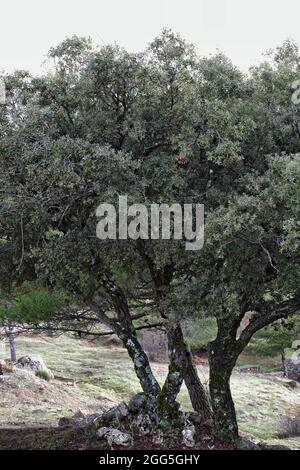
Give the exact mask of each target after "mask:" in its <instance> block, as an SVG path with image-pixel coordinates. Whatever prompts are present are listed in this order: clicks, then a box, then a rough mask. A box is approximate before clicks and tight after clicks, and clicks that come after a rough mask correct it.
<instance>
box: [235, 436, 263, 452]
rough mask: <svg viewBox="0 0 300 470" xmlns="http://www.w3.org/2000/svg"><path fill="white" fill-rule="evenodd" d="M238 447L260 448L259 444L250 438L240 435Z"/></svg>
mask: <svg viewBox="0 0 300 470" xmlns="http://www.w3.org/2000/svg"><path fill="white" fill-rule="evenodd" d="M237 448H238V449H240V450H260V447H259V445H258V444H256V443H255V442H253V441H250V439H247V438H246V437H240V439H239V441H238V444H237Z"/></svg>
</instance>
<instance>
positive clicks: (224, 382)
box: [208, 336, 238, 441]
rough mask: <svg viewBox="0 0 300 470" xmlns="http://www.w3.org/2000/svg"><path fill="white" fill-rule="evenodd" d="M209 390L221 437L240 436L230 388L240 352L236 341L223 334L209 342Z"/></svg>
mask: <svg viewBox="0 0 300 470" xmlns="http://www.w3.org/2000/svg"><path fill="white" fill-rule="evenodd" d="M208 357H209V369H210V378H209V390H210V398H211V403H212V409H213V417H214V423H215V427H216V429H217V433H218V435H219V437H221V438H222V439H224V440H227V441H234V440H236V439H237V438H238V425H237V419H236V411H235V406H234V402H233V399H232V395H231V389H230V377H231V373H232V370H233V368H234V365H235V363H236V360H237V357H238V354H237V352H236V350H235V343H234V342H233V343H232V342H231V341H230V339H228V340H225V338H223V337H222V336H218V337H217V339H216V340H215V341H213V342H211V343H209V347H208Z"/></svg>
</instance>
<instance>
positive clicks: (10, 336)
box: [6, 320, 17, 363]
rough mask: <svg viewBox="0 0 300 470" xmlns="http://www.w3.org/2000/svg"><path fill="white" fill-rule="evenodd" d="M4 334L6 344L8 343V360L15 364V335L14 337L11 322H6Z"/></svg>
mask: <svg viewBox="0 0 300 470" xmlns="http://www.w3.org/2000/svg"><path fill="white" fill-rule="evenodd" d="M6 334H7V337H8V342H9V349H10V360H11V362H13V363H14V362H17V354H16V344H15V335H14V325H13V322H12V321H11V320H8V326H7V330H6Z"/></svg>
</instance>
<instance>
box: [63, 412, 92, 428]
mask: <svg viewBox="0 0 300 470" xmlns="http://www.w3.org/2000/svg"><path fill="white" fill-rule="evenodd" d="M82 415H83V416H82ZM100 416H101V415H100V414H99V413H94V414H92V415H88V416H84V414H83V413H82V412H81V411H79V412H78V411H77V412H76V413H75V414H74V415H73V416H64V417H62V418H60V419H59V420H58V426H60V427H63V428H86V427H88V426H90V425H91V424H92V423H93V421H94V420H95V419H96V418H99V417H100Z"/></svg>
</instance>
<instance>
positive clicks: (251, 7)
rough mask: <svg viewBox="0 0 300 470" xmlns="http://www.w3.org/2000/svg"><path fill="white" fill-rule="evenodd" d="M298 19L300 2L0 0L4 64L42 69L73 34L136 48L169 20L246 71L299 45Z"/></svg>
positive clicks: (201, 48) (0, 50)
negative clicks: (271, 52)
mask: <svg viewBox="0 0 300 470" xmlns="http://www.w3.org/2000/svg"><path fill="white" fill-rule="evenodd" d="M299 23H300V1H299V0H185V1H184V0H9V1H7V0H0V69H4V70H5V71H12V70H13V69H16V68H25V69H29V70H30V71H31V72H33V73H38V72H40V70H41V63H42V62H43V60H44V58H45V54H46V53H47V51H48V50H49V48H50V47H51V46H54V45H57V44H58V43H59V42H60V41H62V40H63V39H64V38H65V37H66V36H71V35H73V34H77V35H79V36H90V37H91V38H92V39H93V42H94V43H95V44H97V45H98V44H100V45H101V44H107V43H112V42H117V43H118V44H120V45H122V46H124V47H125V48H127V49H128V50H131V51H138V50H141V49H143V48H144V47H145V46H146V45H147V44H148V43H149V42H150V41H151V40H152V39H153V38H154V37H155V36H156V35H158V34H159V33H160V31H161V30H162V28H163V27H164V26H166V27H170V28H172V29H173V30H174V31H175V32H179V33H180V34H181V35H182V36H183V37H185V38H186V39H188V40H189V41H190V42H192V43H194V44H195V45H196V46H197V48H198V50H199V52H200V53H201V54H209V53H213V52H215V51H216V49H217V48H218V49H220V50H222V51H224V52H225V53H226V54H227V55H228V56H229V57H230V58H231V59H232V60H233V62H234V63H235V64H236V65H238V66H240V67H242V68H243V69H247V67H249V65H252V64H254V63H256V62H257V61H259V60H260V59H261V54H262V53H263V52H264V51H266V50H267V49H270V48H273V47H276V46H277V45H278V44H280V43H281V42H282V41H283V40H284V39H286V38H287V37H290V38H292V39H294V40H295V41H297V42H298V43H300V25H299Z"/></svg>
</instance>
